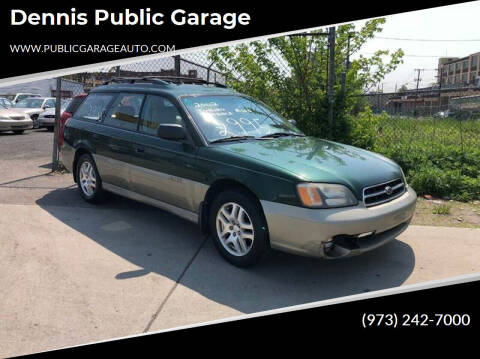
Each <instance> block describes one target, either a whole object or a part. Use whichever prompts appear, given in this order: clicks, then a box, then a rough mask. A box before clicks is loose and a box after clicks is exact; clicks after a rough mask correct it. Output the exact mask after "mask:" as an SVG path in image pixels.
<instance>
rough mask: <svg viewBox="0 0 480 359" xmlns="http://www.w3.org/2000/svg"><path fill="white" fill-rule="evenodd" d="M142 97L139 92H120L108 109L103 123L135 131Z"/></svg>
mask: <svg viewBox="0 0 480 359" xmlns="http://www.w3.org/2000/svg"><path fill="white" fill-rule="evenodd" d="M144 97H145V96H144V95H141V94H131V93H121V94H120V95H118V97H117V98H116V100H115V102H114V103H113V105H112V107H111V108H110V110H109V111H108V113H107V115H106V116H105V119H104V120H103V123H104V124H106V125H110V126H113V127H117V128H121V129H124V130H131V131H135V130H136V129H137V123H138V118H139V117H140V111H141V109H142V103H143V98H144Z"/></svg>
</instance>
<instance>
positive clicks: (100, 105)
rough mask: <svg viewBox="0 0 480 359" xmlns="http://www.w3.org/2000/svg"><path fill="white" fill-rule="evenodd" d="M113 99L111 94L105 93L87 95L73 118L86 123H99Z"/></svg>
mask: <svg viewBox="0 0 480 359" xmlns="http://www.w3.org/2000/svg"><path fill="white" fill-rule="evenodd" d="M113 97H114V95H113V94H105V93H92V94H90V95H88V96H87V97H86V98H85V101H83V103H82V104H81V105H80V107H79V108H78V110H77V112H76V113H75V117H77V118H80V119H84V120H88V121H99V120H100V118H101V117H102V114H103V112H104V111H105V110H106V108H107V106H108V104H109V103H110V101H112V99H113Z"/></svg>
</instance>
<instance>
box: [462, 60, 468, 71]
mask: <svg viewBox="0 0 480 359" xmlns="http://www.w3.org/2000/svg"><path fill="white" fill-rule="evenodd" d="M462 70H463V72H468V60H467V61H463V64H462Z"/></svg>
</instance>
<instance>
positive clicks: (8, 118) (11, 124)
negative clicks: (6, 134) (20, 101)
mask: <svg viewBox="0 0 480 359" xmlns="http://www.w3.org/2000/svg"><path fill="white" fill-rule="evenodd" d="M32 127H33V121H32V119H31V118H30V116H29V115H28V114H26V113H25V112H23V111H22V110H17V109H13V108H6V107H4V106H3V105H0V132H3V131H13V133H15V134H19V135H20V134H22V133H23V131H25V130H29V129H31V128H32Z"/></svg>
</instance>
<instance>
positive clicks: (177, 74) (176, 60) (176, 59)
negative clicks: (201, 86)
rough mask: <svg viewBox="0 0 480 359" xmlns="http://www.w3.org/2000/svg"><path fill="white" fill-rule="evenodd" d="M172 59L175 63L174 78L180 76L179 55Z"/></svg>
mask: <svg viewBox="0 0 480 359" xmlns="http://www.w3.org/2000/svg"><path fill="white" fill-rule="evenodd" d="M173 58H174V61H175V76H180V75H181V68H180V55H175V56H174V57H173Z"/></svg>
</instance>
